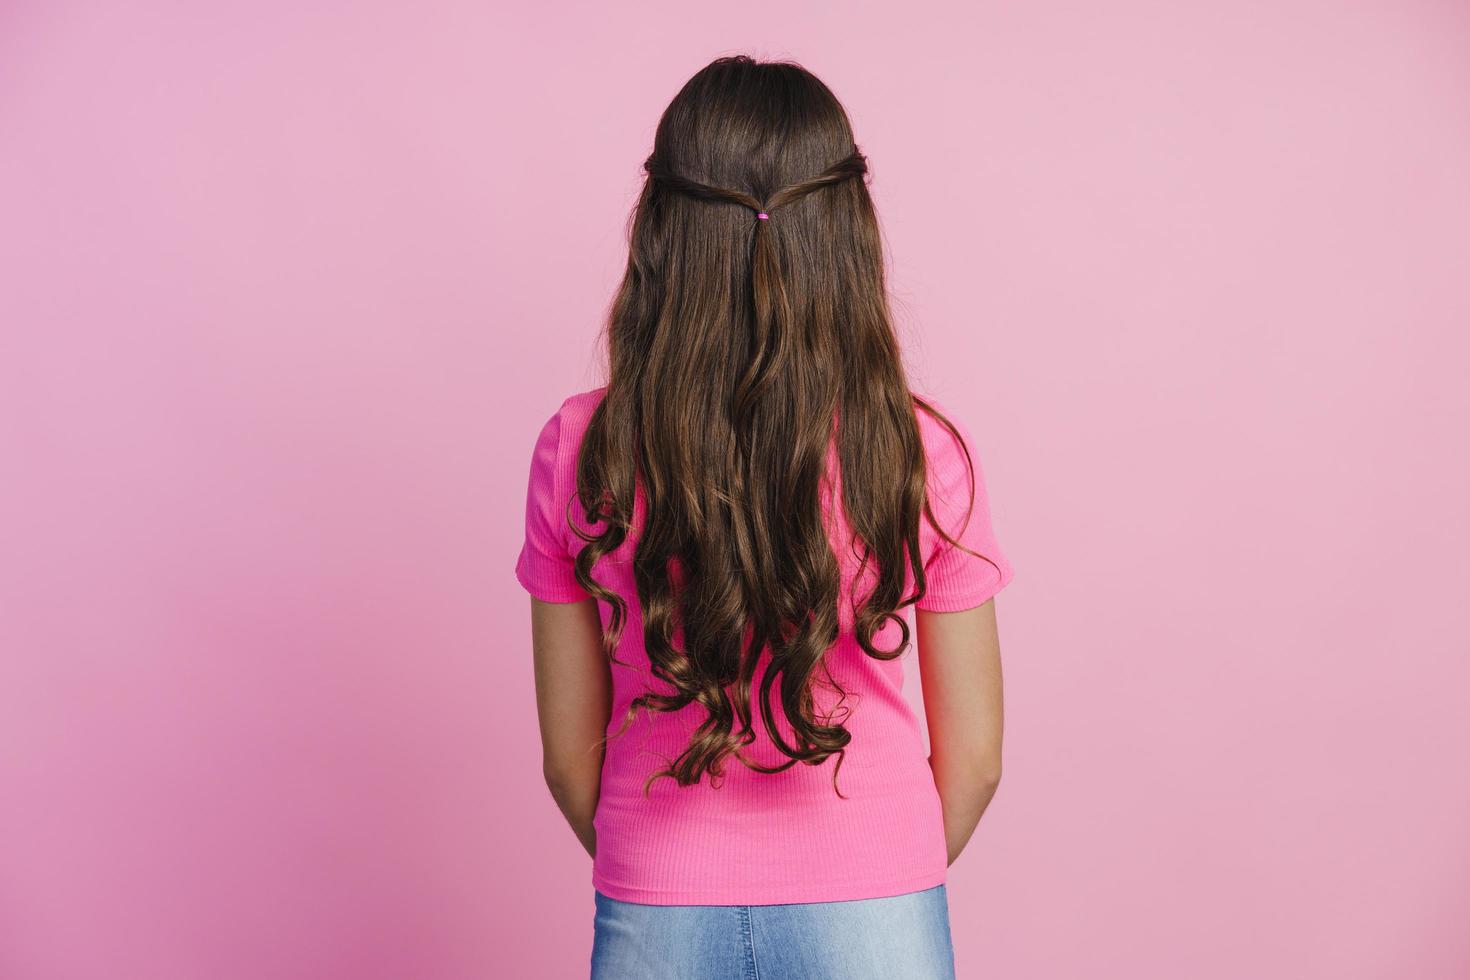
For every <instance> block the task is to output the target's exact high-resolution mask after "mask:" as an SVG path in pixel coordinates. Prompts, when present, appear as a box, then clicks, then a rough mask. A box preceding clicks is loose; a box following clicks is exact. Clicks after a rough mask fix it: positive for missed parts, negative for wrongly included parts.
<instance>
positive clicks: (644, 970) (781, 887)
mask: <svg viewBox="0 0 1470 980" xmlns="http://www.w3.org/2000/svg"><path fill="white" fill-rule="evenodd" d="M644 168H645V170H646V171H647V180H646V182H645V184H644V187H643V190H642V194H641V196H640V197H639V200H638V203H637V206H636V208H635V209H634V212H633V216H632V224H631V232H630V248H629V259H628V267H627V272H626V275H625V278H624V280H623V283H622V286H621V288H620V290H619V292H618V294H617V297H616V299H615V301H614V303H613V305H612V308H611V313H610V317H609V324H608V334H607V340H608V351H609V361H610V363H609V368H608V381H607V384H606V385H604V386H602V387H599V388H596V389H593V390H591V391H584V392H580V393H578V394H574V395H572V396H571V397H569V398H567V399H565V400H564V401H563V402H562V403H561V405H560V407H559V408H558V410H557V411H556V412H555V414H553V415H552V416H551V418H550V419H549V420H548V421H547V422H546V424H545V426H544V427H543V428H542V429H541V432H540V436H539V438H538V439H537V441H536V445H535V449H534V451H533V453H532V458H531V473H530V483H529V489H528V494H527V501H526V528H525V543H524V547H523V548H522V550H521V553H520V557H519V559H518V561H517V564H516V575H517V578H518V579H519V581H520V582H521V584H522V585H523V586H524V587H525V588H526V589H527V591H529V592H530V593H531V596H532V602H531V625H532V634H533V645H534V648H535V671H536V694H537V706H538V710H539V713H540V727H541V737H542V744H543V747H544V769H545V776H546V782H547V785H548V786H549V787H550V790H551V793H552V795H553V797H555V799H556V802H557V804H558V805H559V806H560V808H561V810H562V812H563V813H564V814H565V816H566V819H567V820H568V821H569V822H570V824H571V825H572V829H573V830H574V831H575V832H576V834H577V836H578V838H580V840H581V841H582V845H583V846H584V847H585V848H586V849H587V852H588V853H589V854H590V855H592V858H593V865H592V884H593V888H594V912H595V914H594V919H593V951H592V963H591V972H592V977H593V980H624V978H638V980H648V978H689V980H716V978H725V977H729V978H743V977H756V976H759V977H760V978H761V980H783V978H800V980H821V978H827V977H830V978H834V980H836V978H840V980H863V978H868V977H873V978H878V977H881V978H884V980H893V978H913V980H928V978H940V977H953V975H954V965H953V946H952V943H951V937H950V927H949V908H948V896H947V894H946V890H945V880H946V872H947V868H948V867H949V865H950V864H951V863H953V862H954V860H955V858H956V857H958V856H959V853H960V851H961V850H962V849H963V848H964V846H965V843H966V841H968V840H969V838H970V835H971V833H972V831H973V830H974V829H975V825H976V823H977V822H978V820H979V819H980V815H981V813H982V812H984V810H985V807H986V805H987V804H988V803H989V801H990V799H991V796H992V794H994V792H995V789H996V784H997V782H998V780H999V778H1000V760H1001V674H1000V650H999V641H998V639H997V634H996V621H995V610H994V603H993V602H992V597H993V596H994V595H995V594H996V593H997V592H998V591H999V590H1000V589H1001V588H1002V587H1003V586H1004V585H1005V584H1006V583H1007V582H1009V581H1010V579H1011V568H1010V564H1009V563H1008V562H1007V560H1006V559H1005V557H1004V556H1003V555H1002V554H1001V551H1000V549H999V547H998V546H997V543H996V539H995V536H994V535H993V533H992V530H991V526H990V515H989V510H988V506H987V500H986V496H985V488H984V483H983V475H982V473H981V470H980V467H979V466H978V465H977V463H976V461H975V459H974V457H973V455H972V444H971V440H970V439H969V432H968V429H967V428H966V427H965V426H964V425H963V424H962V423H960V422H959V421H958V420H956V419H955V418H954V417H953V416H951V415H950V413H948V412H947V411H945V410H944V409H943V408H942V407H941V406H939V405H938V404H936V402H935V401H934V399H932V398H924V397H920V396H918V395H916V394H914V393H912V392H911V391H910V390H909V387H908V384H907V381H906V376H905V372H904V369H903V366H902V363H901V357H900V352H899V349H898V347H897V344H896V340H895V335H894V331H893V327H892V323H891V321H890V316H889V308H888V301H887V296H886V287H885V281H884V265H883V260H882V246H881V241H880V238H879V231H878V223H877V218H876V216H875V213H874V210H873V203H872V200H871V198H870V197H869V195H868V189H867V184H866V174H867V165H866V160H865V158H864V156H863V154H862V153H861V152H859V150H858V148H857V147H856V146H855V145H854V143H853V134H852V130H851V127H850V125H849V122H848V119H847V115H846V113H845V112H844V110H843V108H842V106H841V105H840V104H839V103H838V101H837V99H836V98H835V97H834V96H833V94H832V93H831V92H830V91H829V90H828V89H827V87H826V86H825V85H824V84H822V82H820V81H819V80H818V79H817V78H815V77H814V76H812V75H811V74H810V73H809V72H807V71H805V70H804V69H802V68H801V67H800V66H798V65H795V64H791V63H784V62H783V63H771V62H765V63H762V62H757V61H754V60H752V59H750V58H747V57H743V56H741V57H732V58H721V59H718V60H716V61H715V62H713V63H712V64H710V65H709V66H708V67H706V68H704V69H703V70H701V71H700V72H699V73H698V74H696V75H695V76H694V77H693V78H692V79H690V81H689V82H688V84H686V85H685V86H684V88H683V89H682V90H681V91H680V92H679V94H678V96H677V97H675V99H674V100H673V102H672V103H671V104H670V105H669V107H668V109H667V110H666V111H665V112H664V114H663V117H662V119H661V120H660V122H659V126H658V131H657V134H656V136H655V139H654V149H653V154H652V155H651V156H650V157H649V158H648V160H647V162H646V163H645V165H644ZM909 606H912V607H913V608H914V610H915V613H914V629H915V633H916V639H917V643H918V656H919V659H920V665H921V678H922V686H923V695H924V700H925V715H926V718H927V722H928V731H929V743H930V749H929V751H928V753H927V755H926V752H925V748H924V741H923V732H922V731H921V730H920V727H921V726H920V725H919V723H918V720H917V718H916V716H915V714H914V713H913V712H912V711H911V710H910V708H909V705H908V702H907V701H906V700H905V698H904V696H903V694H902V685H903V665H902V663H901V662H900V660H899V658H900V657H901V655H902V654H903V653H904V652H905V651H907V649H908V648H909V644H910V628H909V624H908V622H907V620H906V618H905V610H906V609H907V607H909Z"/></svg>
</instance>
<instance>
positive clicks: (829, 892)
mask: <svg viewBox="0 0 1470 980" xmlns="http://www.w3.org/2000/svg"><path fill="white" fill-rule="evenodd" d="M948 872H949V869H948V868H947V867H946V868H941V869H940V870H938V871H926V872H925V873H923V874H920V875H914V876H912V877H909V878H898V879H893V880H889V881H879V882H861V883H856V884H846V885H837V886H833V885H823V884H814V885H789V886H784V887H771V886H761V887H758V888H753V889H750V890H741V889H738V888H690V889H668V888H639V887H637V886H635V885H617V884H613V883H612V882H609V881H607V880H605V879H604V878H603V877H602V876H601V875H599V874H598V873H597V870H596V869H595V868H594V869H593V872H592V887H593V888H595V889H596V890H597V891H599V892H601V893H602V894H604V895H606V896H607V897H608V898H612V899H616V900H618V901H620V902H632V903H634V904H638V905H793V904H798V903H799V904H806V903H811V902H856V901H861V900H863V899H869V898H891V897H893V896H895V895H907V894H909V893H910V892H916V891H923V890H924V889H926V888H933V887H934V886H936V885H942V884H944V883H945V881H946V879H947V877H948Z"/></svg>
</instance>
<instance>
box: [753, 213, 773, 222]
mask: <svg viewBox="0 0 1470 980" xmlns="http://www.w3.org/2000/svg"><path fill="white" fill-rule="evenodd" d="M755 216H756V217H757V218H759V219H761V220H762V221H766V220H769V219H770V217H771V216H770V215H769V214H766V213H765V212H764V211H757V212H756V213H755Z"/></svg>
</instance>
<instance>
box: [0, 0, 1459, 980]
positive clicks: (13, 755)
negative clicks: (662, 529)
mask: <svg viewBox="0 0 1470 980" xmlns="http://www.w3.org/2000/svg"><path fill="white" fill-rule="evenodd" d="M512 7H513V9H512ZM737 51H747V52H750V53H754V54H757V55H760V56H767V57H784V56H790V57H794V58H797V59H799V60H801V61H802V62H803V63H805V64H806V65H807V66H808V67H809V68H811V69H812V70H814V71H815V72H817V73H818V74H819V75H821V76H822V77H823V78H824V79H826V80H827V81H828V83H829V84H830V85H831V86H832V87H833V88H834V90H835V91H836V92H837V93H838V95H839V97H840V98H842V99H843V100H844V101H845V102H846V104H847V105H848V107H849V109H850V111H851V114H852V117H853V120H854V124H855V126H856V128H857V132H858V140H859V143H860V144H861V145H862V147H863V148H864V149H865V150H866V152H868V153H869V154H870V156H871V160H872V165H873V173H874V178H873V190H874V193H875V195H876V196H877V199H878V203H879V207H880V210H881V214H882V217H883V221H884V227H885V230H886V232H887V235H888V241H889V245H890V247H891V250H892V253H893V256H894V279H893V288H894V291H895V294H896V296H897V298H898V304H899V314H900V317H901V323H900V327H901V329H902V331H903V337H904V341H905V343H906V345H907V349H908V351H909V355H910V358H911V365H910V366H911V370H912V373H913V377H914V380H915V383H916V385H918V386H919V387H921V388H923V389H925V390H928V391H930V392H931V393H933V394H935V395H936V396H937V397H940V398H947V399H948V400H949V402H950V403H951V404H952V406H953V407H954V409H955V410H956V411H958V412H963V413H964V415H965V418H966V419H967V420H968V421H969V422H970V423H971V425H972V427H973V429H974V430H975V432H976V436H977V440H978V442H979V443H980V445H979V446H978V447H977V448H978V450H979V451H980V452H981V454H982V456H983V459H984V461H985V463H986V468H987V474H988V477H989V479H990V484H991V492H992V495H993V499H994V504H995V519H996V526H997V529H998V532H999V534H1000V536H1001V540H1002V541H1003V542H1004V543H1005V545H1006V546H1007V548H1008V551H1009V553H1010V554H1011V555H1012V557H1013V559H1014V561H1015V564H1016V568H1017V571H1018V577H1017V579H1016V582H1015V584H1014V585H1013V586H1011V587H1010V588H1009V589H1008V590H1007V592H1006V593H1005V594H1004V595H1003V596H1002V598H1001V600H1000V601H999V603H998V605H999V607H1000V617H1001V621H1002V630H1003V636H1004V647H1005V654H1006V670H1007V674H1006V676H1007V683H1008V698H1009V700H1008V712H1007V714H1008V738H1007V771H1006V777H1005V782H1004V785H1003V786H1002V788H1001V791H1000V793H999V795H998V797H997V798H996V801H995V803H994V805H993V807H992V810H991V812H990V813H989V814H988V815H987V816H986V817H985V819H984V821H983V822H982V825H981V829H980V831H979V832H978V834H977V835H976V837H975V839H974V841H973V843H972V844H971V846H970V848H969V850H968V851H967V853H966V854H965V855H964V856H963V857H962V858H961V859H960V861H959V862H958V864H957V865H956V866H955V867H954V868H953V869H952V870H951V878H950V894H951V903H952V915H953V924H954V928H955V936H956V945H957V955H958V960H959V968H960V976H961V977H962V978H979V977H1006V978H1010V980H1023V978H1036V980H1056V978H1082V977H1085V978H1091V980H1096V978H1101V980H1111V978H1118V980H1140V978H1159V980H1164V978H1171V980H1172V978H1177V977H1189V978H1192V980H1212V978H1221V980H1224V978H1231V980H1234V978H1240V977H1253V978H1301V977H1332V978H1334V980H1347V978H1351V980H1358V978H1363V980H1367V978H1404V977H1413V978H1416V980H1449V978H1451V977H1464V976H1466V975H1470V932H1467V931H1466V930H1465V928H1464V926H1465V922H1466V920H1467V915H1470V834H1467V833H1466V828H1467V827H1470V778H1467V773H1470V697H1467V690H1470V663H1467V657H1466V654H1467V646H1470V644H1467V642H1466V639H1465V637H1466V635H1467V627H1470V622H1467V620H1470V613H1467V608H1470V605H1467V602H1466V588H1465V587H1466V581H1467V575H1466V572H1467V555H1470V534H1467V518H1466V508H1465V502H1466V500H1467V497H1470V470H1467V465H1466V460H1465V433H1466V422H1467V416H1470V412H1467V408H1470V405H1467V400H1470V396H1467V389H1466V383H1465V359H1466V355H1467V353H1470V351H1467V343H1466V337H1465V333H1466V327H1467V325H1470V289H1467V278H1470V269H1467V256H1470V240H1467V238H1470V233H1467V229H1470V181H1467V179H1466V175H1467V174H1470V12H1467V8H1466V7H1464V6H1463V5H1460V4H1454V3H1449V2H1444V3H1428V2H1422V3H1419V2H1416V3H1408V2H1398V3H1390V2H1386V0H1384V2H1379V3H1328V2H1317V3H1312V2H1302V0H1292V2H1270V3H1267V2H1238V3H1209V4H1206V3H1193V4H1189V3H1179V2H1177V0H1157V2H1139V0H1129V2H1121V3H1112V4H1080V3H1077V4H1066V3H1055V2H1041V3H1013V4H1009V5H1005V6H1000V5H996V4H968V3H933V2H927V3H926V2H904V3H892V4H888V5H884V6H880V5H876V4H845V5H839V4H815V3H809V4H796V3H791V2H779V3H777V2H759V0H758V2H750V3H742V4H739V5H736V6H734V7H730V8H724V9H716V7H715V6H714V5H690V4H687V3H680V4H673V3H660V4H651V3H640V4H637V5H632V4H623V5H618V6H611V7H610V6H608V5H604V4H591V3H586V4H560V5H534V4H517V5H510V4H474V3H462V4H458V5H456V4H450V3H442V2H434V3H414V4H408V3H403V4H388V3H381V2H379V3H366V4H364V3H356V4H347V3H341V4H334V5H327V4H297V3H293V4H286V3H270V4H201V3H185V2H178V3H173V4H166V3H152V2H150V3H129V4H121V3H113V4H104V3H95V4H90V5H83V4H75V3H43V2H31V3H16V2H13V0H12V2H11V3H8V4H6V5H5V6H4V7H3V8H0V280H3V283H0V322H3V326H4V330H3V334H0V344H3V346H0V398H3V405H0V440H3V445H0V449H3V455H0V460H3V467H4V469H3V472H0V494H3V501H4V516H3V523H0V547H3V554H4V558H3V561H0V577H3V578H0V651H3V656H0V976H3V977H5V978H6V980H117V978H141V977H147V978H150V980H174V978H210V980H236V978H239V980H245V978H251V980H256V978H261V977H270V978H273V980H298V978H299V980H324V978H339V977H340V978H356V980H377V978H383V980H389V978H393V980H397V978H408V977H412V978H435V980H440V978H442V980H458V978H471V977H474V978H483V977H490V976H507V977H509V976H516V977H530V976H537V977H541V976H546V977H577V976H585V971H586V960H587V956H588V953H589V950H590V944H591V938H592V934H591V927H592V893H591V886H590V881H589V873H590V868H589V859H588V858H587V856H586V854H585V853H584V852H582V851H581V849H580V848H579V846H578V845H577V843H576V841H575V840H574V838H573V837H572V835H571V833H570V831H569V830H568V829H567V828H566V827H565V825H564V824H563V823H562V821H561V818H560V815H559V814H558V812H557V811H556V809H555V807H554V805H553V803H552V801H551V799H550V797H549V795H548V794H547V793H546V791H545V790H544V787H543V786H542V784H541V780H540V758H539V754H538V742H537V735H536V725H535V715H534V708H533V702H532V675H531V657H530V650H529V645H528V615H527V599H526V597H525V595H524V594H523V593H522V592H521V591H520V589H519V587H518V586H517V584H516V583H515V581H514V578H513V576H512V565H513V562H514V559H515V554H516V551H517V549H518V548H519V545H520V534H521V526H520V521H521V516H522V512H521V508H522V504H523V494H524V491H525V484H524V481H525V468H526V466H527V465H528V461H529V452H530V447H531V443H532V441H533V439H534V436H535V433H536V431H537V430H538V427H539V426H540V425H541V423H542V422H543V421H544V420H545V419H546V417H547V416H548V415H549V414H550V413H551V412H552V411H553V410H554V409H555V408H556V406H557V405H558V404H559V403H560V400H561V399H562V397H564V396H565V395H566V394H569V393H571V392H573V391H578V390H582V389H585V388H589V387H593V386H594V385H596V384H598V383H600V381H601V376H600V375H599V374H598V372H597V364H598V361H599V356H600V355H599V352H598V351H596V350H595V349H594V346H593V341H594V339H595V336H596V331H597V329H598V327H599V324H600V320H601V318H602V316H603V313H604V310H605V307H606V304H607V301H608V300H609V298H610V296H611V293H612V289H613V287H614V285H615V283H616V281H617V279H618V276H619V274H620V272H621V268H622V263H623V257H624V238H623V234H624V222H625V220H626V217H627V209H628V207H629V205H630V203H631V201H632V199H633V196H634V194H635V192H636V189H637V186H638V181H639V174H638V165H639V164H640V162H641V161H642V159H643V157H644V156H645V155H646V153H647V151H648V149H649V147H650V141H651V138H652V132H653V126H654V124H655V122H656V120H657V118H658V114H659V112H660V111H661V110H662V108H663V106H664V105H665V104H666V103H667V101H668V100H669V99H670V98H671V97H672V96H673V94H674V92H675V91H676V90H677V89H678V87H679V86H680V85H681V84H682V83H683V82H684V80H685V79H686V78H687V77H688V76H689V75H690V74H691V73H693V72H694V71H695V70H697V69H698V68H700V67H701V66H703V65H704V64H705V63H706V62H708V61H709V60H710V59H711V58H713V57H715V56H716V55H719V54H726V53H734V52H737ZM911 693H913V694H914V695H915V696H916V695H917V690H916V686H915V688H914V690H913V691H911ZM773 846H775V847H777V848H779V841H775V842H773Z"/></svg>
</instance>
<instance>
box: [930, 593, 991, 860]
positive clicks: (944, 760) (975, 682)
mask: <svg viewBox="0 0 1470 980" xmlns="http://www.w3.org/2000/svg"><path fill="white" fill-rule="evenodd" d="M914 618H915V622H914V625H915V630H916V632H917V639H918V645H919V678H920V682H921V684H922V688H923V692H924V714H925V717H926V719H927V723H928V726H929V767H930V768H931V769H932V770H933V771H934V784H935V786H936V787H937V788H938V790H939V798H940V801H941V802H942V804H943V808H944V837H945V841H946V843H947V846H948V849H949V862H948V863H949V864H953V863H954V861H955V858H957V857H959V856H960V852H961V851H962V850H964V848H965V845H966V844H967V843H968V842H969V840H970V835H971V834H973V833H974V831H975V826H976V824H978V823H979V822H980V816H981V814H983V813H984V812H985V808H986V807H987V806H988V805H989V804H990V800H991V797H993V796H994V795H995V791H996V788H997V787H998V786H999V785H1000V763H1001V735H1002V730H1003V727H1004V724H1003V723H1004V713H1003V709H1002V704H1003V698H1002V685H1001V665H1000V637H999V631H998V629H997V627H996V621H995V600H994V599H990V600H988V601H987V602H985V603H984V604H983V605H980V606H975V607H973V608H971V609H965V610H961V611H959V612H932V611H928V610H924V609H916V610H915V612H914Z"/></svg>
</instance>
